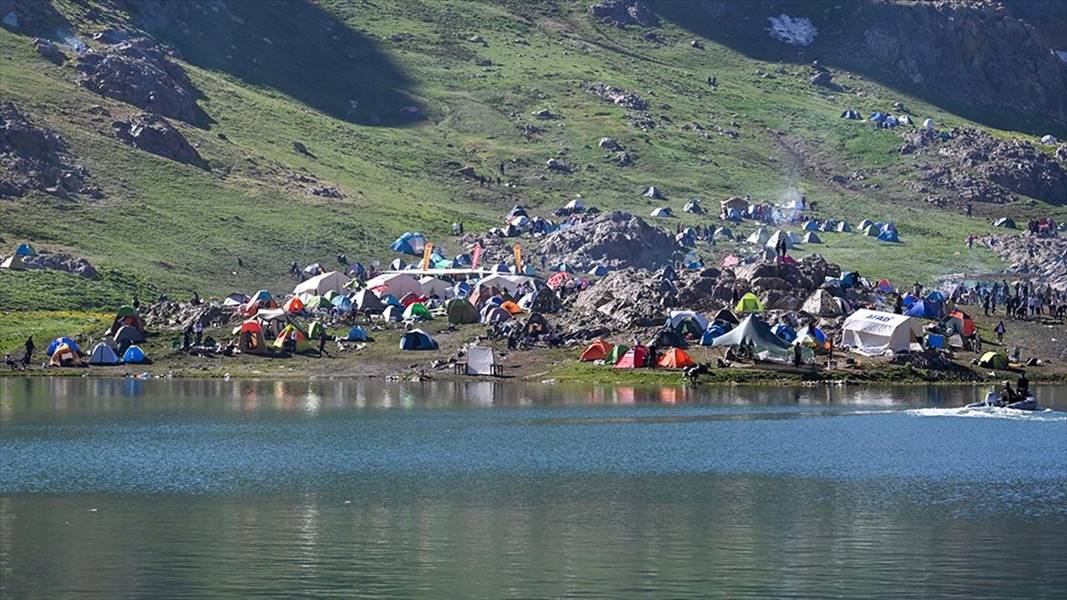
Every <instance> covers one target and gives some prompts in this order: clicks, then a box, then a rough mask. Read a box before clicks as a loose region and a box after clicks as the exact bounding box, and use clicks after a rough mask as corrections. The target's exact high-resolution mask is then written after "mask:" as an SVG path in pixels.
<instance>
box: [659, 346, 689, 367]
mask: <svg viewBox="0 0 1067 600" xmlns="http://www.w3.org/2000/svg"><path fill="white" fill-rule="evenodd" d="M656 366H657V367H659V368H661V369H684V368H686V367H695V366H696V363H695V362H693V359H692V358H691V357H690V356H689V354H687V353H686V351H685V350H682V349H681V348H670V349H669V350H667V351H666V352H664V353H663V354H661V355H660V357H659V360H657V361H656Z"/></svg>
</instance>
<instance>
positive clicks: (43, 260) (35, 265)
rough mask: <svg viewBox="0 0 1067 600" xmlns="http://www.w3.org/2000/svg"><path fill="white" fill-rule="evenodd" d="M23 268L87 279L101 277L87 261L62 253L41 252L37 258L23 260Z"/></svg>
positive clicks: (29, 257)
mask: <svg viewBox="0 0 1067 600" xmlns="http://www.w3.org/2000/svg"><path fill="white" fill-rule="evenodd" d="M22 266H24V267H25V268H27V269H42V270H49V271H63V272H64V273H71V274H74V275H78V276H79V277H84V278H86V279H96V278H97V277H98V276H99V275H98V273H97V272H96V267H94V266H93V265H92V264H91V263H90V262H89V261H88V260H87V259H85V258H83V257H80V256H73V255H71V254H63V253H61V252H45V251H41V252H40V253H39V254H37V256H25V257H23V258H22Z"/></svg>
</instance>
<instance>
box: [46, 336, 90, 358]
mask: <svg viewBox="0 0 1067 600" xmlns="http://www.w3.org/2000/svg"><path fill="white" fill-rule="evenodd" d="M63 344H66V345H68V346H70V349H71V350H73V351H75V352H77V353H78V354H81V352H82V350H81V348H79V347H78V343H77V342H75V341H74V340H72V339H70V338H69V337H57V338H56V339H54V340H52V342H51V343H50V344H48V349H47V353H48V356H52V355H53V354H55V353H56V348H59V347H60V346H62V345H63Z"/></svg>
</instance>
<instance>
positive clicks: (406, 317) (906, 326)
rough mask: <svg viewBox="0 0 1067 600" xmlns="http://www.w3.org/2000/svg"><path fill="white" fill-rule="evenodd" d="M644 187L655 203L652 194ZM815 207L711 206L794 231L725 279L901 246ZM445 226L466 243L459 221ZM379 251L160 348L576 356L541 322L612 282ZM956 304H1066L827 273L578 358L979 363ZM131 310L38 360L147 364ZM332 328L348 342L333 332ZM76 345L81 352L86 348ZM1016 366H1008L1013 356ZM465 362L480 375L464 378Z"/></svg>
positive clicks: (478, 367)
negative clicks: (868, 242) (222, 332)
mask: <svg viewBox="0 0 1067 600" xmlns="http://www.w3.org/2000/svg"><path fill="white" fill-rule="evenodd" d="M649 189H650V190H652V192H653V193H654V194H656V195H660V196H661V193H660V192H659V191H658V190H655V188H649ZM646 195H647V194H646ZM813 208H814V207H813V206H811V205H809V204H808V203H807V201H806V200H805V199H804V198H803V196H801V195H797V197H796V198H795V199H793V200H790V201H789V202H787V203H785V204H784V205H778V206H771V205H761V204H754V203H751V202H750V201H749V200H747V199H741V198H730V199H728V200H725V201H723V202H722V203H721V204H720V215H719V216H720V218H722V219H724V220H726V221H732V222H739V221H741V220H744V219H754V220H757V221H769V222H773V223H790V224H795V225H796V226H797V227H798V228H799V229H800V230H801V231H802V234H797V233H795V232H793V231H786V230H784V229H777V230H775V231H771V230H770V229H769V228H767V227H765V226H762V225H761V226H760V227H759V228H757V229H756V230H755V231H754V232H753V233H752V234H751V235H749V236H747V237H746V238H745V240H744V242H745V243H747V244H748V245H749V246H755V251H753V252H751V253H749V255H748V256H740V255H738V254H731V255H728V256H726V258H724V259H723V260H722V262H721V266H722V268H724V269H734V268H739V267H743V266H745V265H750V264H753V263H760V264H762V263H775V264H794V265H795V264H798V262H797V261H796V260H795V259H794V258H793V257H791V256H789V251H790V250H791V249H793V248H795V247H796V246H797V245H798V244H819V243H821V239H820V237H819V234H824V233H827V232H833V233H849V232H852V231H854V230H855V231H859V232H862V234H863V235H864V236H868V237H872V238H876V239H878V240H881V241H885V242H899V241H900V238H899V234H898V232H897V228H896V226H895V225H894V224H893V223H892V222H875V221H872V220H864V221H862V222H860V223H859V224H857V225H856V226H855V228H853V226H852V225H850V224H849V223H847V222H845V221H843V220H838V219H833V218H825V219H814V218H811V216H810V214H811V211H812V209H813ZM684 211H685V212H687V213H693V214H705V212H704V208H703V207H702V206H701V204H700V201H699V200H698V199H690V200H689V201H688V202H687V203H686V205H685V207H684ZM595 213H596V210H595V209H593V208H589V207H587V206H586V205H585V203H584V201H583V200H581V199H575V200H573V201H571V202H569V203H568V204H567V205H566V206H564V207H562V208H561V209H560V210H558V211H556V213H555V214H556V216H558V217H560V218H561V219H563V220H562V221H561V222H555V221H552V220H549V219H545V218H542V217H531V216H530V215H529V213H528V211H527V210H526V209H525V208H524V207H522V206H515V207H514V208H512V209H511V210H510V211H509V212H508V213H507V215H506V216H505V217H504V226H503V227H502V228H494V230H491V231H490V232H489V236H490V237H491V238H493V237H513V236H534V237H536V236H540V235H543V234H545V233H547V232H551V231H555V230H558V229H563V228H568V227H573V226H575V225H576V224H578V223H580V222H581V220H582V219H585V218H589V215H590V214H595ZM453 229H454V231H455V232H457V233H462V230H463V227H462V224H457V227H454V228H453ZM667 231H668V233H669V231H670V230H669V229H668V230H667ZM716 238H718V239H729V240H733V241H740V240H736V239H735V236H734V234H733V232H732V231H731V230H730V228H729V227H726V226H715V227H713V226H710V225H699V226H696V227H689V228H682V227H681V225H679V226H678V227H677V229H676V233H675V234H674V240H675V242H676V248H675V249H674V254H673V255H672V256H673V257H674V260H673V261H672V263H673V264H671V265H669V266H666V267H665V270H664V273H670V276H671V277H675V276H676V274H677V272H678V271H680V270H683V269H702V268H703V262H702V261H701V260H700V258H699V257H698V256H697V255H696V252H695V249H694V247H695V246H696V244H697V242H698V241H704V242H708V243H710V244H714V240H715V239H716ZM508 244H509V246H508V250H509V251H510V250H511V248H510V242H508ZM28 248H29V247H28V246H26V249H22V247H20V250H19V251H18V252H16V254H15V256H21V255H20V254H19V252H22V253H23V254H26V253H28V252H30V251H31V250H30V249H28ZM390 249H391V250H392V251H393V252H395V253H397V254H399V255H400V257H398V258H396V259H395V260H393V261H392V262H391V264H390V265H389V266H388V268H386V269H383V270H379V269H378V263H377V262H374V263H371V266H370V267H365V266H364V265H363V264H362V263H359V262H350V261H349V260H348V257H347V256H346V255H345V254H344V253H339V254H338V255H337V263H338V267H337V268H336V269H333V270H331V269H328V268H326V267H324V266H323V265H322V264H321V263H314V264H311V265H308V266H306V267H303V268H301V267H300V266H299V265H298V264H297V263H295V262H294V263H293V264H292V265H291V268H290V272H291V273H292V274H293V275H294V278H295V279H297V280H298V283H296V285H295V287H294V288H293V289H292V291H291V292H290V293H287V294H284V295H275V294H274V293H272V292H270V291H268V290H266V289H263V290H259V291H257V292H255V293H253V294H251V295H246V294H243V293H233V294H231V295H229V296H227V297H226V298H224V299H223V300H222V301H221V302H218V303H211V304H210V305H208V304H205V303H203V302H202V301H201V300H200V299H199V297H198V296H196V295H195V294H194V298H193V302H192V303H191V304H192V305H193V306H194V307H199V308H202V309H204V310H201V311H199V312H194V313H193V314H192V316H188V315H187V316H185V317H183V318H182V323H181V324H180V326H179V327H178V329H177V330H176V331H178V332H180V335H179V336H176V337H174V338H173V339H172V340H171V348H172V350H173V351H175V352H182V353H188V354H194V355H223V356H239V355H256V356H262V357H272V358H285V357H291V356H293V355H311V356H320V357H321V356H326V355H329V353H330V350H331V349H332V348H334V347H336V348H337V350H338V351H343V350H346V349H348V348H351V347H357V348H358V347H361V346H362V345H366V344H372V343H374V340H373V338H372V335H371V334H372V333H373V332H374V331H376V330H379V329H396V330H399V331H401V332H402V335H401V337H400V340H399V350H401V351H412V352H415V351H432V350H438V349H439V345H438V342H437V341H436V340H435V339H434V337H433V335H432V334H431V333H430V332H429V331H427V329H426V328H425V324H426V323H428V322H431V321H437V322H441V323H443V324H444V326H445V327H446V328H455V327H461V326H465V325H476V326H479V327H482V328H484V330H485V332H486V337H487V338H488V339H490V340H505V341H506V343H507V347H508V348H509V349H523V348H530V347H534V346H559V345H565V344H575V343H579V341H578V340H580V339H584V340H586V341H587V340H588V338H581V337H571V338H567V337H565V336H564V335H562V334H561V332H560V331H559V330H557V328H555V327H553V325H552V323H551V322H550V318H555V317H553V315H557V314H558V313H561V312H566V311H567V310H568V308H567V307H569V305H570V303H571V300H572V299H573V298H574V297H576V296H577V295H578V294H580V293H581V291H582V290H585V289H587V288H589V286H593V285H596V283H597V280H598V278H600V277H604V276H606V275H608V274H609V272H610V269H609V268H608V267H607V266H606V265H603V264H595V263H594V264H583V265H573V264H568V263H567V262H559V263H556V264H548V262H549V261H548V260H547V259H546V257H545V255H544V254H541V255H536V256H537V258H538V259H539V263H540V264H539V267H540V268H538V267H537V266H535V265H534V264H532V263H534V262H537V259H533V258H531V257H527V260H523V259H522V258H521V248H520V245H518V244H516V246H515V247H514V260H507V261H503V260H500V258H501V254H500V252H499V248H498V251H497V252H496V254H495V258H494V260H493V261H488V260H483V258H485V257H484V254H485V248H483V247H482V246H481V244H480V243H478V244H475V245H474V246H473V247H471V248H470V250H469V251H467V252H463V253H460V254H456V255H450V254H448V253H447V252H446V251H445V250H444V248H443V246H442V245H437V244H433V243H432V242H431V241H430V240H429V239H427V237H426V236H425V235H423V234H421V233H418V232H405V233H403V234H402V235H400V236H399V237H398V238H397V239H396V240H395V241H394V242H393V243H392V244H391V245H390ZM408 261H410V263H409V262H408ZM161 300H162V299H161ZM212 307H217V308H220V309H223V312H224V314H223V317H222V319H221V320H220V321H218V322H211V320H210V319H209V318H207V317H206V316H205V315H206V314H207V313H206V312H204V311H205V310H208V309H209V308H212ZM964 307H973V309H974V310H978V309H981V310H983V311H984V314H986V315H996V314H997V310H998V308H1000V307H1003V309H1004V311H1005V316H1006V317H1008V318H1032V317H1034V316H1036V315H1043V314H1046V312H1047V313H1048V314H1050V315H1058V316H1063V314H1064V310H1065V307H1067V293H1065V292H1064V291H1062V290H1059V291H1057V290H1054V289H1052V288H1051V287H1050V286H1048V285H1036V284H1031V283H1029V282H1016V283H1014V286H1010V285H1009V284H1008V283H1007V282H1006V281H1001V282H996V283H993V284H992V285H989V284H986V283H981V282H980V283H978V284H974V285H955V286H951V287H948V288H945V289H937V290H927V289H924V288H923V286H922V285H920V284H919V283H915V284H914V285H912V286H910V288H908V289H898V288H897V287H895V286H893V285H892V284H891V283H890V282H889V281H887V280H885V279H882V280H879V281H869V280H867V279H865V278H863V277H861V276H860V275H859V274H858V273H854V272H844V273H841V275H840V276H839V277H827V280H826V281H825V282H824V283H823V284H822V285H821V286H820V287H819V288H818V289H817V290H816V291H815V292H814V293H812V294H811V296H810V297H809V298H808V299H807V300H806V301H805V302H804V303H803V306H802V307H801V308H800V310H799V311H768V310H766V309H765V307H764V303H763V300H761V298H760V297H759V296H758V295H757V294H756V293H753V292H752V291H747V292H746V291H745V290H740V291H739V290H737V289H735V290H734V297H733V298H732V300H731V302H730V304H729V305H727V306H723V307H722V310H719V311H718V312H716V313H715V314H711V315H708V314H702V313H699V312H695V311H691V310H675V311H673V312H671V313H670V316H669V318H667V320H666V322H665V323H664V324H663V326H662V328H660V329H658V330H657V331H655V332H654V333H653V334H651V335H645V336H644V338H645V339H639V336H633V337H632V338H631V339H630V340H629V341H628V343H612V342H609V341H606V340H597V341H596V342H594V343H592V344H590V345H589V346H588V347H586V348H584V350H583V351H582V353H581V356H580V359H581V360H582V361H595V362H600V363H603V364H610V365H611V366H613V367H616V368H619V369H637V368H656V369H677V370H680V371H683V372H685V373H686V374H687V375H688V376H693V375H695V374H698V373H700V372H702V371H703V370H706V369H710V368H714V366H729V365H733V364H737V363H741V362H746V361H768V362H780V363H786V364H788V363H791V364H793V365H794V366H795V367H800V366H802V365H805V366H806V367H805V368H809V367H810V366H811V365H816V364H819V362H820V359H822V358H825V363H824V364H826V365H830V366H832V365H833V364H834V351H835V349H838V350H839V349H847V350H849V351H850V352H852V353H856V354H860V355H866V356H880V355H885V354H890V355H894V356H895V355H899V354H906V353H914V352H929V351H935V352H936V351H951V350H952V349H963V350H969V351H974V352H979V351H980V350H982V348H981V345H982V341H981V337H980V336H979V335H978V328H977V327H976V326H975V324H974V321H973V319H972V318H971V317H970V315H969V314H968V313H967V312H965V310H964ZM139 309H140V305H139V303H138V302H137V301H136V300H135V301H134V302H132V303H131V304H130V305H127V306H122V307H121V308H119V309H118V311H117V312H116V315H115V318H114V319H113V322H112V324H111V326H110V327H109V328H108V330H107V331H106V332H104V333H103V335H102V338H101V339H99V340H96V339H92V338H90V339H88V340H85V339H72V338H71V337H59V338H56V339H55V340H52V341H51V342H50V343H48V344H47V347H46V349H45V353H46V356H45V365H46V366H62V367H77V366H89V365H91V366H113V365H137V364H146V363H148V362H149V361H150V359H149V357H148V356H147V355H146V353H145V351H144V349H143V348H142V344H144V342H145V339H146V336H147V335H148V334H147V333H146V331H145V323H144V320H143V319H142V315H141V313H140V310H139ZM828 316H832V317H833V318H829V319H828V318H826V317H828ZM842 319H843V320H842ZM221 323H229V324H230V326H231V329H230V333H229V335H227V336H220V337H223V338H224V339H222V340H216V339H213V338H212V337H210V336H205V330H206V329H207V328H208V326H209V325H213V326H214V327H216V328H217V327H218V326H219V325H220V324H221ZM1006 329H1007V328H1006V326H1005V325H1004V324H1003V322H1002V323H1000V324H999V325H998V326H997V330H996V331H995V332H994V333H996V334H997V339H998V342H999V341H1002V339H1003V336H1004V334H1005V332H1006ZM329 330H332V331H334V332H337V331H342V332H344V333H342V334H341V335H336V334H334V335H331V334H329V333H327V332H328V331H329ZM631 333H632V332H620V335H630V334H631ZM216 335H217V331H216ZM86 345H88V346H90V347H89V348H88V349H87V350H86V349H85V346H86ZM583 345H584V344H583ZM694 346H705V347H710V348H721V349H722V352H721V354H720V355H719V356H718V357H717V358H716V359H715V365H710V364H702V365H698V364H697V363H696V361H694V359H693V357H692V356H691V355H690V353H689V352H688V350H689V349H690V348H691V347H694ZM36 350H37V348H36V345H35V343H34V340H33V339H32V338H30V339H28V340H26V347H25V353H24V356H23V357H22V359H21V360H16V359H15V358H12V357H11V356H10V355H9V356H8V357H7V360H8V364H9V365H11V366H12V367H13V368H19V367H20V366H21V367H26V366H29V365H30V364H31V361H32V357H33V355H34V353H35V351H36ZM465 353H466V361H467V362H466V363H465V364H466V367H465V368H466V371H465V372H471V373H483V374H484V373H496V372H498V368H499V365H497V364H496V362H495V356H494V355H493V352H492V350H491V349H486V348H483V347H481V346H470V347H469V348H468V349H467V350H465ZM472 357H474V358H473V359H472ZM1014 358H1015V359H1018V358H1019V357H1018V355H1017V353H1016V356H1015V357H1014ZM471 360H474V361H475V362H476V363H477V364H475V365H473V366H472V365H471ZM997 360H998V361H999V360H1000V359H999V358H998V359H997Z"/></svg>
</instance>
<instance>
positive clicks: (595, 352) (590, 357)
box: [578, 340, 613, 362]
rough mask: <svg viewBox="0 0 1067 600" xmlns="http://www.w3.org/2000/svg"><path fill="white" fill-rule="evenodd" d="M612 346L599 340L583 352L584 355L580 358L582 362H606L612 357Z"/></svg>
mask: <svg viewBox="0 0 1067 600" xmlns="http://www.w3.org/2000/svg"><path fill="white" fill-rule="evenodd" d="M612 348H613V347H612V345H611V343H610V342H605V341H604V340H597V341H595V342H593V343H592V344H589V346H588V347H587V348H586V349H585V351H584V352H582V355H581V356H580V357H579V358H578V360H579V361H581V362H590V361H594V360H606V359H607V358H608V357H609V356H610V355H611V350H612Z"/></svg>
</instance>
